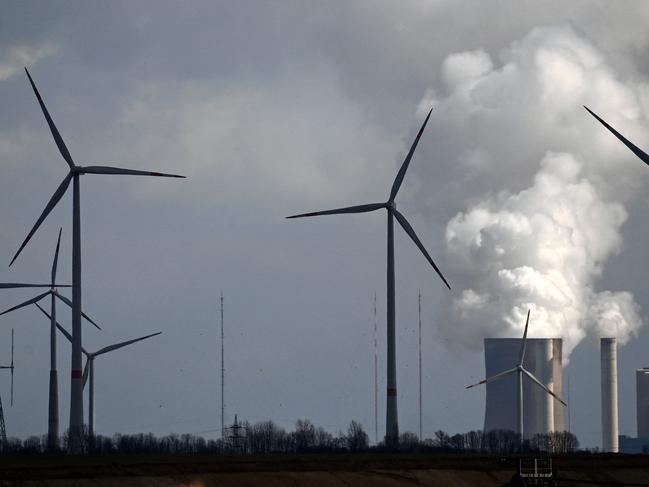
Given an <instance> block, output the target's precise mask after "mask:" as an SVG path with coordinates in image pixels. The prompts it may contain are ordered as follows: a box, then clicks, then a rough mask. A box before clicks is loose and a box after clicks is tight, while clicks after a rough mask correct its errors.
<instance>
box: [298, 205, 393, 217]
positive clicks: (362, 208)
mask: <svg viewBox="0 0 649 487" xmlns="http://www.w3.org/2000/svg"><path fill="white" fill-rule="evenodd" d="M380 208H385V203H370V204H369V205H357V206H347V207H345V208H338V209H335V210H324V211H314V212H312V213H301V214H299V215H291V216H287V217H286V218H302V217H305V216H321V215H338V214H342V213H367V212H370V211H375V210H378V209H380Z"/></svg>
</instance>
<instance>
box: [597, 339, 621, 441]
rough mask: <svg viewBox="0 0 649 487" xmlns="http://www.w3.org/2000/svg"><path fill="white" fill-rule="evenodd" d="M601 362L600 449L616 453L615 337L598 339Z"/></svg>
mask: <svg viewBox="0 0 649 487" xmlns="http://www.w3.org/2000/svg"><path fill="white" fill-rule="evenodd" d="M600 352H601V362H602V451H604V452H610V453H618V437H617V435H618V418H617V339H616V338H602V339H600Z"/></svg>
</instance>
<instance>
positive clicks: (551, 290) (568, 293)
mask: <svg viewBox="0 0 649 487" xmlns="http://www.w3.org/2000/svg"><path fill="white" fill-rule="evenodd" d="M581 169H582V164H581V162H579V161H578V160H577V159H576V158H575V157H574V156H573V155H571V154H567V153H548V154H547V155H546V156H545V157H544V159H543V160H542V161H541V169H540V170H539V172H538V173H537V174H536V176H535V177H534V184H533V185H532V187H530V188H527V189H525V190H523V191H520V192H519V193H516V194H511V193H509V192H502V193H500V194H498V195H497V196H495V197H491V198H487V199H485V200H484V201H481V202H479V203H477V204H475V205H473V206H472V207H471V208H470V209H469V210H468V211H466V212H464V213H460V214H458V215H456V216H455V217H454V218H453V219H451V221H450V222H449V223H448V225H447V227H446V243H447V247H448V252H449V255H450V256H451V257H452V259H453V265H454V267H455V268H456V270H457V271H459V272H460V274H461V275H463V276H464V277H463V279H462V281H464V282H468V283H470V285H469V286H467V287H466V288H465V289H462V290H461V292H460V295H459V297H457V298H456V299H454V300H453V303H452V309H451V315H452V319H451V320H448V321H447V323H446V324H444V325H442V327H441V330H440V331H441V332H442V333H443V334H444V335H446V336H449V335H452V336H453V338H454V339H456V340H457V341H459V342H460V343H463V344H465V345H467V346H469V347H476V346H478V344H481V342H482V339H483V338H486V337H517V336H519V335H520V334H521V332H522V327H523V325H524V321H525V314H526V312H527V309H528V308H529V309H531V310H532V317H531V320H530V336H537V337H561V338H563V339H564V351H565V354H566V356H568V355H569V354H570V352H571V351H572V349H573V348H574V347H575V346H576V345H577V344H578V343H579V342H580V341H581V340H582V339H583V338H584V337H585V336H586V335H588V334H595V335H597V336H617V337H618V338H619V340H620V341H621V343H624V342H626V341H627V340H628V339H629V338H630V337H632V336H633V335H634V334H636V333H637V330H638V329H639V327H640V326H641V325H642V319H641V318H640V313H639V311H640V310H639V306H638V305H637V304H636V303H635V301H634V298H633V295H632V294H631V293H629V292H609V291H605V292H596V291H595V290H594V283H595V281H596V279H597V277H598V276H599V275H600V274H601V272H602V266H603V265H604V263H605V262H606V260H607V259H608V258H609V257H610V256H611V255H612V254H613V253H615V252H618V251H619V250H620V247H621V243H622V238H621V235H620V227H621V225H622V223H624V221H625V220H626V217H627V214H626V211H625V209H624V207H623V206H622V205H621V204H619V203H615V202H606V201H605V200H604V199H603V197H602V195H601V194H599V193H598V191H597V189H596V188H595V186H594V185H593V184H592V183H590V182H589V181H588V180H586V179H584V178H580V172H581ZM458 323H461V326H458Z"/></svg>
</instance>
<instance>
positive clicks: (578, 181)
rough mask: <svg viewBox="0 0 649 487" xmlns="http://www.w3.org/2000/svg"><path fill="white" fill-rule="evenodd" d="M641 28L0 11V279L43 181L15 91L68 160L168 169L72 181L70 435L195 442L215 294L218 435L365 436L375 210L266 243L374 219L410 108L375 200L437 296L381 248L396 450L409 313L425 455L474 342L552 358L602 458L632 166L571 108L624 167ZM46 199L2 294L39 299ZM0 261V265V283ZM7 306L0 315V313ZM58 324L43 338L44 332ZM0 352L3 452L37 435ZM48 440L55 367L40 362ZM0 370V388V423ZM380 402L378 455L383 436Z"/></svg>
mask: <svg viewBox="0 0 649 487" xmlns="http://www.w3.org/2000/svg"><path fill="white" fill-rule="evenodd" d="M647 25H649V6H648V5H647V3H646V2H643V1H637V2H631V1H619V2H608V1H601V2H600V1H573V2H569V3H568V4H566V3H565V2H560V1H557V2H552V1H549V2H543V3H539V2H531V1H520V0H517V1H494V2H481V1H466V2H455V1H444V0H439V1H426V0H412V1H401V2H389V1H385V2H382V1H374V2H363V1H358V2H309V1H272V2H249V1H239V2H198V1H194V2H182V3H178V2H160V1H156V2H146V1H138V2H110V3H106V2H29V1H20V2H17V1H16V2H13V1H5V2H3V3H2V15H1V16H0V105H1V106H2V111H3V114H4V116H3V117H1V118H0V158H1V160H2V178H1V180H0V189H1V190H0V205H1V207H2V208H3V211H2V226H1V227H0V258H2V256H4V258H5V259H6V263H7V264H8V263H9V260H10V258H11V257H12V256H13V254H14V252H15V251H16V249H17V248H18V245H19V243H20V242H21V241H22V239H23V238H24V236H25V235H26V233H27V232H28V230H29V229H30V228H31V226H32V225H33V223H34V221H35V220H36V218H37V217H38V215H39V214H40V212H41V211H42V209H43V207H44V205H45V203H46V201H47V200H48V199H49V197H50V196H51V194H52V193H53V191H54V190H55V188H56V186H57V185H58V183H59V182H60V180H61V179H62V178H63V177H64V175H65V172H66V165H65V162H64V161H63V159H62V158H61V157H60V155H59V154H58V151H57V150H56V146H55V145H54V143H53V140H52V138H51V135H50V133H49V131H48V129H47V126H46V123H45V120H44V119H43V116H42V114H41V112H40V110H39V108H38V104H37V102H36V99H35V98H34V95H33V93H32V91H31V88H30V86H29V83H28V81H27V79H26V77H25V75H24V72H23V71H22V68H23V66H28V67H29V68H30V70H31V73H32V76H33V77H34V79H35V82H36V83H37V85H38V87H39V89H40V91H41V94H42V95H43V97H44V99H45V102H46V103H47V106H48V108H49V109H50V112H51V114H52V116H53V118H54V120H55V122H56V123H57V125H58V127H59V130H60V131H61V133H62V135H63V137H64V139H65V140H66V143H67V145H68V148H69V149H70V152H71V153H72V156H73V157H74V159H75V161H77V163H79V164H81V165H86V164H88V165H90V164H108V163H114V164H115V165H121V166H125V167H131V168H142V169H152V170H159V171H166V172H174V173H181V174H185V175H186V176H187V177H188V178H187V179H186V180H157V179H145V178H139V179H138V178H126V177H125V178H120V177H114V178H113V177H98V176H87V177H84V178H83V183H82V187H81V198H82V232H83V234H82V235H83V237H82V243H83V307H84V309H85V311H86V312H88V313H89V314H91V315H92V316H93V317H94V318H95V319H96V320H97V321H98V322H99V323H100V324H101V325H103V328H104V331H102V332H98V331H96V330H92V329H89V328H86V329H85V330H84V332H85V334H84V346H85V347H86V348H88V349H91V350H92V349H98V348H101V347H102V346H104V345H106V344H110V343H113V342H115V341H121V340H126V339H129V338H131V337H136V336H139V335H143V334H147V333H152V332H155V331H158V330H161V331H163V335H161V336H159V337H156V338H154V339H152V340H151V341H149V342H144V343H141V344H137V345H134V346H133V347H132V348H130V349H124V350H120V351H117V352H115V353H114V354H109V355H106V356H103V357H101V358H99V359H97V363H96V384H97V386H96V387H97V392H96V396H97V406H96V419H97V431H98V432H99V433H103V434H111V433H113V432H139V431H153V432H155V433H158V434H165V433H169V432H179V433H180V432H191V433H194V432H206V433H205V435H206V436H212V437H215V436H218V432H217V430H219V428H220V424H219V419H220V411H219V406H220V386H219V372H218V365H219V353H218V350H219V339H218V295H219V292H220V290H223V293H224V295H225V304H226V310H225V318H226V398H225V402H226V419H227V420H228V421H231V420H232V419H233V416H234V414H235V413H238V414H239V417H240V418H244V419H248V420H250V421H258V420H265V419H272V420H274V421H276V422H277V423H278V424H280V425H282V426H284V427H287V428H292V426H293V424H294V422H295V420H296V419H298V418H305V417H306V418H310V419H311V420H312V421H313V422H314V423H316V424H318V425H322V426H324V427H325V428H326V429H328V430H330V431H332V432H337V431H339V430H343V429H345V427H346V425H347V424H348V422H349V421H350V420H351V419H356V420H359V421H361V422H362V423H363V424H364V426H365V427H366V429H367V430H368V432H369V433H370V437H371V438H372V439H373V438H374V434H373V433H374V428H373V387H374V386H373V368H372V366H373V345H372V343H373V338H372V328H373V318H372V301H373V295H374V293H375V292H376V293H377V294H378V296H379V300H378V311H379V330H380V333H379V365H380V369H379V379H380V391H384V390H385V336H384V335H385V316H384V315H385V216H384V214H380V213H377V214H366V215H352V216H337V217H322V218H320V219H311V220H297V221H287V220H284V216H286V215H289V214H292V213H297V212H301V211H308V210H312V209H313V210H315V209H327V208H335V207H339V206H346V205H350V204H359V203H368V202H374V201H381V200H383V199H385V198H387V195H388V192H389V188H390V185H391V183H392V179H393V178H394V175H395V174H396V171H397V169H398V167H399V165H400V164H401V161H402V160H403V157H404V156H405V153H406V152H407V150H408V147H409V145H410V143H411V141H412V139H413V137H414V135H415V133H416V131H417V129H418V127H419V125H420V124H421V122H422V120H423V118H424V116H425V112H426V111H427V109H428V108H429V107H430V106H434V107H435V111H434V112H433V115H432V117H431V119H430V122H429V125H428V128H427V130H426V132H425V135H424V137H423V138H422V141H421V143H420V145H419V149H418V151H417V153H416V156H415V158H414V159H413V162H412V164H411V166H410V170H409V172H408V175H407V176H406V179H405V181H404V184H403V187H402V189H401V192H400V194H399V197H398V204H399V207H400V209H401V210H402V212H403V213H404V214H405V215H406V216H407V217H408V218H409V220H410V221H411V223H412V224H413V226H414V227H415V229H416V231H417V232H418V233H419V235H420V237H421V239H422V240H423V242H424V243H425V245H426V246H427V248H428V249H429V251H430V253H431V254H432V255H433V258H434V259H435V260H436V261H437V262H438V264H439V265H440V267H441V268H442V270H443V271H444V273H445V275H446V277H447V278H448V279H449V281H450V282H451V285H452V286H453V291H451V292H449V291H447V290H446V289H445V288H444V287H443V285H442V284H441V282H440V281H439V279H438V278H437V277H436V275H435V274H434V273H433V271H432V269H430V267H429V266H428V265H427V264H426V261H425V260H424V258H423V257H422V256H421V255H420V254H419V253H418V251H417V250H416V248H415V247H414V245H413V244H412V243H411V242H410V241H409V240H408V239H407V237H405V235H404V234H403V232H401V231H400V230H398V231H397V239H396V248H397V250H396V257H397V261H396V262H397V263H396V270H397V336H398V343H397V359H398V384H399V413H400V425H401V430H402V431H406V430H411V431H417V429H418V414H417V361H416V358H417V348H416V347H417V314H416V302H417V289H418V288H421V290H422V296H423V297H422V300H423V320H424V336H423V343H424V347H425V348H424V358H423V360H424V408H425V409H424V434H425V436H430V435H432V433H433V432H434V431H435V430H437V429H443V430H446V431H449V432H462V431H467V430H470V429H477V428H481V426H482V422H483V415H484V410H483V408H484V390H480V389H472V390H471V391H465V390H464V386H465V385H466V384H469V383H471V382H473V381H474V380H475V379H478V378H480V377H481V376H482V375H483V372H484V363H483V357H482V339H483V338H485V337H487V336H520V333H521V327H522V323H521V319H520V317H521V316H522V313H523V310H525V309H526V308H527V307H532V308H533V319H532V321H531V324H530V327H531V329H530V333H531V336H548V335H552V336H563V337H564V338H565V339H566V347H567V348H569V349H574V351H573V352H572V354H571V355H570V357H569V365H568V366H567V368H566V372H565V373H566V376H569V380H565V383H569V384H570V391H569V393H568V392H567V391H566V394H567V395H568V396H569V399H570V404H571V423H572V424H571V425H572V430H573V432H574V433H576V434H577V435H578V436H579V438H580V439H581V440H582V444H584V445H586V446H596V445H598V444H599V443H600V441H601V439H600V438H601V435H600V422H599V358H598V343H597V338H598V336H600V334H617V335H618V336H619V337H620V340H621V341H624V342H627V343H626V345H624V346H623V347H621V348H620V352H619V383H620V412H621V413H620V432H621V433H622V434H630V435H635V427H636V425H635V390H634V385H635V376H634V371H635V369H636V368H638V367H642V366H649V360H648V358H647V357H646V350H647V349H648V346H649V334H648V333H647V332H646V331H645V328H644V327H643V322H644V321H646V310H647V309H649V291H647V290H646V286H644V285H643V283H644V282H645V280H646V274H647V273H648V272H649V264H647V262H646V259H645V258H644V257H645V252H646V245H645V242H646V241H647V239H648V238H649V235H648V233H649V231H648V230H647V229H648V228H649V200H648V199H647V197H646V196H645V195H646V188H647V185H649V168H647V167H645V166H643V165H642V163H641V162H640V161H639V160H637V159H634V157H633V156H632V154H631V153H630V152H628V151H627V150H626V149H625V148H624V147H622V146H621V144H619V143H618V142H617V141H616V140H614V139H613V138H612V136H610V134H608V133H607V132H605V131H604V130H603V128H602V127H601V126H599V125H598V124H597V122H595V121H594V120H593V119H592V118H591V117H590V116H589V115H588V114H587V113H586V112H585V111H584V110H583V108H582V105H584V104H586V105H588V106H590V107H591V108H592V109H593V110H595V111H597V112H598V113H599V114H600V115H602V116H603V117H605V118H607V119H608V120H609V121H610V122H611V123H613V124H615V125H616V126H618V127H619V128H620V129H621V130H622V131H623V132H625V133H626V134H628V135H629V137H630V138H632V140H634V141H636V142H637V143H638V144H639V145H641V146H644V147H645V148H647V147H649V130H648V129H649V123H648V118H649V81H648V80H649V78H648V77H649V67H648V65H647V63H646V59H647V58H648V57H647V56H648V55H649V52H648V47H649V30H647ZM70 213H71V201H70V197H69V196H66V197H65V198H64V199H63V200H62V201H61V203H60V204H59V206H58V207H57V209H56V210H55V211H54V212H53V213H52V214H51V216H50V217H49V218H48V219H47V221H46V222H45V224H44V225H43V226H42V227H41V228H40V229H39V231H38V233H37V235H36V236H35V238H34V239H33V240H32V241H31V242H30V244H29V246H28V247H27V249H26V250H25V251H24V252H23V254H22V255H21V256H20V258H19V260H18V261H17V262H16V264H15V265H14V266H12V268H11V269H9V268H5V270H4V271H2V272H0V279H2V280H6V281H10V280H45V279H47V278H48V276H49V269H50V266H51V260H52V255H53V251H54V245H55V240H56V233H57V230H58V227H59V226H62V227H63V242H62V245H63V247H62V248H63V250H62V255H61V260H60V266H59V268H60V273H59V275H60V281H69V280H70V277H71V276H70V250H71V214H70ZM0 261H1V259H0ZM28 297H30V292H22V291H7V292H4V293H3V294H2V296H0V306H2V307H4V306H7V307H8V306H11V305H13V304H15V303H17V302H19V301H21V300H24V299H26V298H28ZM59 309H60V317H61V321H62V322H63V323H64V324H66V325H68V326H69V319H70V318H69V313H68V312H67V311H66V310H63V308H59ZM1 319H2V322H1V323H0V358H1V359H2V360H4V361H7V360H8V358H9V345H8V343H9V342H8V340H9V337H10V328H11V327H12V326H13V327H15V329H16V340H17V350H16V365H17V368H16V381H17V382H16V391H15V394H16V397H15V405H14V407H13V408H8V407H6V408H5V416H6V420H7V429H8V433H9V434H10V435H15V436H21V437H24V436H27V435H31V434H42V433H45V431H46V427H47V381H48V369H49V349H48V340H49V334H48V328H47V322H46V321H44V320H43V319H42V317H41V316H40V314H39V312H38V310H36V309H24V310H21V311H19V312H17V313H14V314H12V315H11V316H3V317H2V318H1ZM59 349H60V354H59V370H60V377H61V378H60V379H59V380H60V383H61V389H60V397H61V405H60V409H61V421H62V426H63V427H64V428H65V427H67V420H68V399H69V381H68V379H67V378H68V377H69V367H70V363H69V346H68V344H67V343H64V342H63V341H62V340H60V341H59ZM8 392H9V380H8V375H7V374H5V376H2V377H0V394H2V397H3V398H5V401H4V403H5V405H6V404H7V399H6V398H8ZM383 395H384V394H383V392H381V394H380V398H381V400H380V404H379V418H380V422H379V436H380V437H382V436H383V434H384V431H383V430H384V414H385V413H384V406H385V405H384V397H383Z"/></svg>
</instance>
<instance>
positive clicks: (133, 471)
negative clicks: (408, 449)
mask: <svg viewBox="0 0 649 487" xmlns="http://www.w3.org/2000/svg"><path fill="white" fill-rule="evenodd" d="M553 462H554V467H555V471H556V476H557V478H558V480H559V484H558V485H560V486H589V485H591V486H594V485H609V486H647V487H649V457H647V456H610V455H587V456H586V455H584V456H571V457H556V458H554V459H553ZM517 465H518V458H517V457H484V456H460V455H452V456H445V455H414V454H413V455H390V454H366V455H361V454H359V455H353V454H341V455H317V454H313V455H299V456H288V455H278V456H272V455H268V456H239V457H227V456H193V457H192V456H187V457H185V456H183V457H181V456H168V457H164V456H156V457H154V456H137V455H134V456H104V457H65V456H64V457H10V458H3V459H0V486H3V487H4V486H12V487H13V486H60V487H64V486H77V485H78V486H109V485H110V486H112V485H120V486H127V487H129V486H134V487H135V486H174V487H180V486H194V487H200V486H206V487H207V486H241V487H243V486H249V487H253V486H254V487H256V486H260V487H261V486H283V485H289V486H295V487H302V486H305V487H306V486H316V487H320V486H322V487H325V486H333V487H336V486H368V487H369V486H413V485H428V486H449V487H454V486H467V487H469V486H474V487H482V486H484V487H491V486H493V487H500V486H503V485H505V484H507V483H508V482H509V480H510V479H511V478H512V476H513V474H514V473H515V472H516V469H517Z"/></svg>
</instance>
